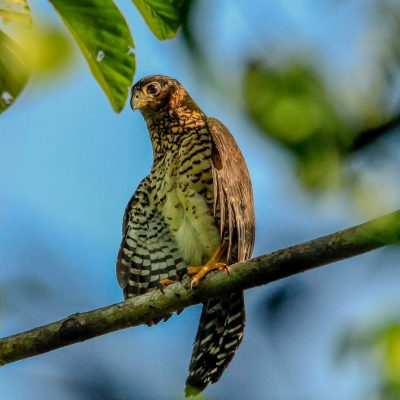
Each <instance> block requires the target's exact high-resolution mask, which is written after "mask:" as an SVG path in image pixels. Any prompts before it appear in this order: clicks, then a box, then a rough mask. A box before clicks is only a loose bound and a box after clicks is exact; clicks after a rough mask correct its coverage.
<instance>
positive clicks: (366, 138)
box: [350, 114, 400, 153]
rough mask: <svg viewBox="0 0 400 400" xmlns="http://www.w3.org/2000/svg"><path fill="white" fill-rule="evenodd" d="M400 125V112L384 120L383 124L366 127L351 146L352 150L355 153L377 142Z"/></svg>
mask: <svg viewBox="0 0 400 400" xmlns="http://www.w3.org/2000/svg"><path fill="white" fill-rule="evenodd" d="M399 126H400V114H398V115H395V116H393V117H392V118H391V119H389V120H387V121H385V122H383V123H382V124H381V125H378V126H375V127H373V128H369V129H366V130H364V131H362V132H360V133H359V134H358V135H357V137H356V138H355V140H354V142H353V143H352V145H351V147H350V152H351V153H354V152H357V151H358V150H360V149H362V148H364V147H365V146H368V145H370V144H371V143H373V142H375V141H376V140H377V139H379V138H380V137H382V136H383V135H386V134H387V133H388V132H390V131H391V130H393V129H394V128H397V127H399Z"/></svg>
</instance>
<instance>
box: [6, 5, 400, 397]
mask: <svg viewBox="0 0 400 400" xmlns="http://www.w3.org/2000/svg"><path fill="white" fill-rule="evenodd" d="M331 3H332V2H329V1H327V0H325V1H321V2H320V4H319V5H317V6H316V5H315V2H313V1H305V0H304V1H299V2H296V7H294V5H293V2H288V1H284V0H281V1H277V2H262V1H257V2H254V3H252V4H253V7H248V5H249V2H246V1H239V2H233V3H232V2H229V1H220V2H212V1H205V2H204V3H203V4H202V6H201V7H200V10H199V14H198V17H197V19H196V27H197V29H203V30H204V27H207V29H206V30H204V32H205V33H204V37H205V40H204V42H205V43H206V44H207V46H206V47H205V48H206V50H209V54H211V58H212V59H214V60H215V64H214V65H213V68H215V70H220V68H221V66H223V68H224V70H223V71H224V72H223V73H222V74H221V76H222V79H223V82H224V84H229V85H230V87H229V92H231V93H232V98H231V100H228V101H227V99H224V96H223V95H221V93H219V92H217V91H215V90H213V88H212V87H211V86H210V85H208V84H207V82H203V81H201V80H199V79H198V76H197V75H196V72H195V70H194V69H193V68H192V65H191V63H190V60H189V59H188V57H187V53H186V50H185V49H184V48H183V47H182V45H181V43H180V42H179V41H178V40H172V41H169V42H163V43H161V42H158V41H157V40H156V39H155V38H154V37H153V36H152V35H151V34H150V33H149V31H148V29H147V27H146V26H145V24H144V23H143V21H142V20H141V17H140V15H139V14H138V13H137V12H136V10H134V8H133V7H132V5H131V4H130V2H129V1H124V2H120V3H119V4H120V6H121V9H122V10H123V12H124V13H125V15H127V16H128V20H129V23H130V26H131V29H132V33H133V35H134V37H135V42H136V46H137V48H136V54H137V60H138V70H137V74H136V79H139V78H141V77H143V76H145V75H148V74H153V73H163V74H168V75H171V76H174V77H176V78H178V79H179V80H180V81H181V82H182V83H183V84H184V85H185V87H186V88H187V89H188V90H189V92H190V93H191V94H192V96H193V97H194V98H195V99H196V101H197V102H198V104H199V105H200V106H201V107H202V108H203V110H204V111H205V112H206V113H207V114H209V115H212V116H215V117H218V118H219V119H221V120H222V121H224V123H225V124H226V125H227V126H228V127H229V128H230V129H231V131H232V133H233V134H234V136H235V137H236V139H237V141H238V143H239V145H240V147H241V148H242V150H243V153H244V155H245V158H246V159H247V162H248V165H249V168H250V171H251V175H252V179H253V183H254V192H255V201H256V213H257V240H256V248H255V254H262V253H265V252H267V251H271V250H273V249H277V248H279V247H283V246H286V245H290V244H293V243H296V242H299V241H302V240H307V239H311V238H313V237H315V236H318V235H321V234H326V233H329V232H331V231H334V230H336V229H340V228H343V227H346V226H349V225H351V224H353V223H355V222H358V221H360V220H361V219H362V218H361V216H360V215H359V214H357V213H356V212H355V211H354V209H352V208H349V207H348V201H347V200H346V199H345V198H342V197H340V196H335V195H328V196H321V197H313V196H311V195H310V194H307V193H304V192H303V191H302V189H301V188H300V187H299V186H298V183H297V181H296V179H295V176H294V173H293V170H292V167H293V163H292V161H291V159H290V158H289V157H288V155H287V154H286V153H284V151H283V150H282V149H280V148H279V147H278V146H277V145H276V144H274V143H271V142H268V141H267V140H266V139H264V138H262V137H261V136H260V135H259V134H258V133H257V132H256V131H255V129H254V128H253V127H252V125H251V124H250V123H249V121H248V120H247V119H246V118H245V117H244V116H243V115H242V114H241V113H240V112H238V107H237V105H238V104H240V101H241V92H240V87H239V85H238V79H237V78H238V76H240V71H241V68H242V66H243V62H244V61H245V57H246V56H247V55H249V54H254V52H261V51H263V49H264V48H265V45H268V44H269V43H272V44H275V45H281V44H282V46H286V47H288V48H290V47H291V46H292V47H296V46H295V45H294V44H291V43H288V42H289V39H290V41H291V40H293V41H295V40H299V41H300V42H303V41H304V42H307V43H311V45H310V49H316V54H317V57H318V59H319V61H320V63H321V65H322V66H326V65H329V69H328V75H329V76H333V77H336V78H337V77H342V78H341V79H342V80H343V81H346V79H349V77H350V76H351V75H352V71H353V67H354V65H353V64H354V57H353V56H354V53H355V52H356V51H358V50H357V44H358V40H359V35H360V32H361V29H362V21H363V19H362V12H361V11H362V10H363V8H362V4H365V3H363V2H362V1H351V2H348V3H349V4H342V5H336V6H333V7H332V4H331ZM344 3H345V2H344ZM32 8H33V10H34V11H35V12H36V13H37V14H40V13H45V15H46V17H47V18H48V19H49V20H53V19H54V21H58V18H57V16H56V14H55V13H54V12H52V10H51V5H49V4H48V3H47V2H44V1H39V0H37V1H32ZM332 9H334V10H335V11H332ZM328 11H329V13H328ZM254 33H255V35H254ZM259 35H261V37H262V39H261V40H260V42H259V43H255V42H254V38H255V37H260V36H259ZM318 49H321V50H318ZM346 74H347V75H346ZM332 79H333V78H332ZM151 162H152V152H151V146H150V141H149V137H148V134H147V131H146V127H145V124H144V121H143V119H142V117H141V115H140V114H139V113H133V112H132V111H131V109H130V108H129V107H126V108H125V109H124V110H123V111H122V112H121V113H120V114H115V113H114V112H113V111H112V109H111V106H110V105H109V104H108V102H107V99H106V97H105V95H104V94H103V93H102V92H101V90H100V88H99V87H98V85H97V84H96V82H95V80H94V79H93V78H92V76H91V75H90V73H89V69H88V67H87V66H86V64H85V62H84V60H83V59H82V57H81V56H80V55H78V56H77V60H76V62H75V64H74V66H73V68H71V71H70V72H69V73H68V74H67V75H65V76H62V77H61V78H60V79H59V80H54V81H53V82H51V83H49V84H43V82H41V81H40V80H36V81H35V80H33V81H32V82H31V83H30V84H29V85H28V87H27V88H26V90H25V91H24V93H23V94H22V95H21V97H20V98H19V99H18V101H17V102H16V104H15V105H13V106H12V107H11V108H10V109H9V110H8V111H7V112H5V113H4V114H2V115H1V117H0V224H1V227H2V228H1V230H0V255H1V257H0V259H1V261H0V263H1V266H0V294H1V299H2V301H1V309H0V332H1V336H6V335H9V334H12V333H15V332H17V331H20V330H24V329H29V328H32V327H33V326H36V325H39V324H44V323H47V322H51V321H53V320H56V319H60V318H63V317H65V316H66V315H69V314H72V313H74V312H77V311H86V310H89V309H91V308H95V307H101V306H104V305H107V304H111V303H114V302H118V301H121V300H122V294H121V291H120V288H119V286H118V285H117V282H116V279H115V257H116V253H117V250H118V246H119V242H120V235H121V222H122V215H123V212H124V208H125V206H126V203H127V201H128V200H129V198H130V196H131V194H132V193H133V192H134V190H135V189H136V186H137V185H138V183H139V182H140V180H141V179H142V178H143V176H145V175H146V174H147V172H148V171H149V169H150V166H151ZM382 260H383V261H382ZM378 261H379V262H380V263H383V264H384V265H385V266H386V269H385V270H384V271H383V272H382V273H381V274H380V275H379V277H375V278H376V279H373V280H369V279H368V277H369V276H370V275H369V273H370V270H369V269H368V266H372V265H374V263H377V262H378ZM394 266H395V265H394V263H393V258H392V257H390V252H383V253H382V252H381V253H373V254H370V255H366V256H362V257H359V258H357V259H355V260H351V261H346V262H342V263H338V264H336V265H334V266H331V267H329V268H324V269H320V270H317V271H313V272H310V273H307V274H304V275H301V276H298V277H294V278H293V282H295V283H296V285H300V287H302V286H303V287H305V288H306V289H307V291H308V292H310V293H312V296H311V297H310V299H313V300H312V302H311V303H310V302H308V301H307V300H304V299H303V300H302V302H300V304H299V305H296V303H295V302H294V305H293V307H298V314H297V316H296V317H293V318H291V319H288V320H283V321H281V322H280V324H282V325H280V327H279V329H277V330H276V331H271V332H269V333H268V332H265V325H264V324H263V323H262V322H261V319H262V318H261V317H260V307H261V304H262V301H263V300H262V299H264V297H265V296H267V295H268V293H269V292H270V291H272V290H274V289H277V288H279V285H281V283H279V282H278V283H276V284H273V285H270V287H263V288H258V289H254V290H251V291H249V292H248V293H247V294H246V303H247V306H248V322H247V330H246V334H245V339H244V341H243V344H242V346H241V348H240V350H239V351H238V354H237V355H236V357H235V359H234V361H233V362H232V364H231V366H230V367H229V369H228V370H227V371H226V373H225V374H224V376H223V378H222V380H221V382H220V383H219V384H217V385H213V386H212V387H210V388H209V389H208V390H207V392H206V394H207V396H209V398H210V399H213V398H230V399H241V398H244V397H243V396H246V397H247V398H252V399H272V400H275V399H276V400H280V399H282V400H284V399H294V398H296V399H307V400H313V399H321V398H323V399H328V400H329V399H332V400H333V399H335V400H336V399H338V398H340V399H343V400H347V399H348V400H350V399H354V398H356V396H357V393H359V389H360V386H361V384H362V382H361V379H362V377H363V375H362V374H361V370H360V369H359V368H358V367H357V366H356V363H355V362H349V363H347V364H344V365H340V366H338V365H336V364H335V363H334V362H333V358H334V357H333V353H334V351H333V347H334V343H335V342H336V341H337V339H338V337H339V335H340V333H341V332H342V330H343V329H344V328H346V326H348V325H349V324H350V323H351V322H352V321H354V320H355V319H363V318H364V317H365V316H366V315H369V313H370V312H372V311H371V310H374V309H377V310H381V309H382V310H385V312H388V311H387V310H389V311H390V309H392V308H393V307H386V306H387V304H389V303H393V301H395V300H397V301H398V300H399V297H400V295H399V294H398V290H397V287H396V285H395V282H394V279H391V278H392V277H395V276H396V272H395V270H394ZM350 267H351V268H350ZM355 287H356V293H357V296H356V298H355V296H354V293H355V289H354V288H355ZM372 292H373V293H375V294H376V295H375V296H374V297H372V296H371V295H370V293H372ZM295 298H296V296H295V293H294V294H293V300H294V301H295ZM377 298H380V301H379V302H377V301H376V299H377ZM315 299H317V301H316V300H315ZM199 312H200V308H199V307H196V308H192V309H190V310H185V312H184V313H183V314H182V315H180V316H179V317H174V318H172V319H171V320H170V321H168V323H165V324H160V325H158V326H157V327H154V328H151V329H150V328H147V327H138V328H135V329H131V330H125V331H122V332H116V333H113V334H110V335H107V336H104V337H101V338H97V339H95V340H92V341H89V342H86V343H83V344H78V345H75V346H71V347H68V348H65V349H61V350H57V351H55V352H52V353H49V354H46V355H43V356H40V357H36V358H32V359H29V360H24V361H21V362H18V363H15V364H12V365H9V366H7V367H5V368H2V370H1V372H2V377H1V378H0V379H1V380H0V391H1V393H2V395H3V396H4V398H8V399H15V400H18V399H23V398H24V399H25V398H29V399H36V398H37V399H42V400H47V399H53V398H57V399H61V400H64V399H75V398H76V397H75V395H74V393H73V392H72V391H71V386H73V385H71V383H73V382H74V379H76V375H77V374H76V370H77V369H79V370H80V373H79V375H81V377H83V378H84V377H85V376H86V375H87V379H88V380H89V381H90V379H92V378H91V371H92V370H93V368H94V367H93V366H96V367H99V366H101V365H104V369H107V373H108V374H111V375H113V379H114V378H115V379H116V380H117V381H118V382H119V385H120V386H119V387H120V390H121V391H122V392H123V391H124V390H125V391H127V392H129V391H131V390H133V389H132V388H133V387H134V390H135V391H136V392H135V393H140V396H139V397H140V398H143V399H159V398H168V399H173V398H179V396H181V395H182V390H183V384H184V380H185V378H186V370H187V365H188V361H189V357H190V352H191V342H192V340H193V338H194V335H195V331H196V328H197V319H198V316H199ZM282 331H283V332H286V333H285V335H284V336H282V335H278V336H276V334H275V333H280V332H282ZM21 378H22V379H21ZM93 379H94V384H99V382H96V381H95V378H93ZM21 380H22V381H23V382H24V384H21ZM110 380H111V377H110ZM130 385H132V386H130ZM125 394H126V393H125ZM296 396H297V397H296ZM139 397H138V398H139ZM120 398H128V397H123V394H121V397H120Z"/></svg>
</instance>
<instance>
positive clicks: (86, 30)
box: [50, 0, 136, 112]
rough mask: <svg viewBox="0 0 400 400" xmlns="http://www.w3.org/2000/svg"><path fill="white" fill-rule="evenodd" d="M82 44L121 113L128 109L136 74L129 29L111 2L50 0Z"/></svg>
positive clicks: (89, 60)
mask: <svg viewBox="0 0 400 400" xmlns="http://www.w3.org/2000/svg"><path fill="white" fill-rule="evenodd" d="M50 2H51V3H52V4H53V6H54V7H55V8H56V10H57V12H58V13H59V14H60V16H61V18H62V19H63V21H64V22H65V24H66V26H67V27H68V29H69V30H70V31H71V33H72V35H73V36H74V38H75V40H76V42H77V43H78V45H79V47H80V49H81V51H82V53H83V55H84V56H85V58H86V61H87V62H88V64H89V67H90V69H91V71H92V73H93V75H94V77H95V78H96V80H97V82H98V83H99V84H100V86H101V87H102V89H103V90H104V92H105V94H106V95H107V97H108V98H109V100H110V102H111V105H112V107H113V109H114V110H115V111H117V112H119V111H121V110H122V108H123V107H124V104H125V101H126V98H127V96H128V89H129V87H130V86H131V84H132V81H133V75H134V72H135V67H136V63H135V55H134V53H133V48H134V43H133V39H132V36H131V34H130V31H129V27H128V25H127V23H126V21H125V19H124V17H123V15H122V14H121V13H120V11H119V10H118V8H117V7H116V5H115V4H114V3H113V1H111V0H85V1H80V2H76V1H64V0H50Z"/></svg>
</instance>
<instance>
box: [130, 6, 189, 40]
mask: <svg viewBox="0 0 400 400" xmlns="http://www.w3.org/2000/svg"><path fill="white" fill-rule="evenodd" d="M132 1H133V2H134V3H135V5H136V7H137V9H138V10H139V11H140V13H141V14H142V16H143V18H144V20H145V21H146V23H147V25H148V27H149V28H150V30H151V31H152V32H153V33H154V35H155V36H156V37H157V38H158V39H160V40H165V39H171V38H173V37H175V36H176V32H177V30H178V28H179V26H180V24H181V20H180V13H179V9H178V7H177V6H174V4H173V3H172V2H171V1H168V0H132Z"/></svg>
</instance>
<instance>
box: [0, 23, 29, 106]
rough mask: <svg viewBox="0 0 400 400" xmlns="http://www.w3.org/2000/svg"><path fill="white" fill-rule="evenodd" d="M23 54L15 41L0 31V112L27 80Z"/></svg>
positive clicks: (10, 102) (27, 72)
mask: <svg viewBox="0 0 400 400" xmlns="http://www.w3.org/2000/svg"><path fill="white" fill-rule="evenodd" d="M24 56H25V55H24V52H23V51H22V49H21V48H20V47H19V46H18V45H17V43H15V42H14V40H12V39H11V38H10V37H9V36H7V35H6V34H5V33H4V32H2V31H0V113H1V112H3V111H4V110H6V109H7V108H8V107H9V106H10V105H11V104H12V103H13V102H14V100H15V99H16V98H17V96H18V95H19V94H20V93H21V91H22V89H23V88H24V86H25V85H26V83H27V81H28V77H29V68H28V65H27V63H26V61H25V57H24Z"/></svg>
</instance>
